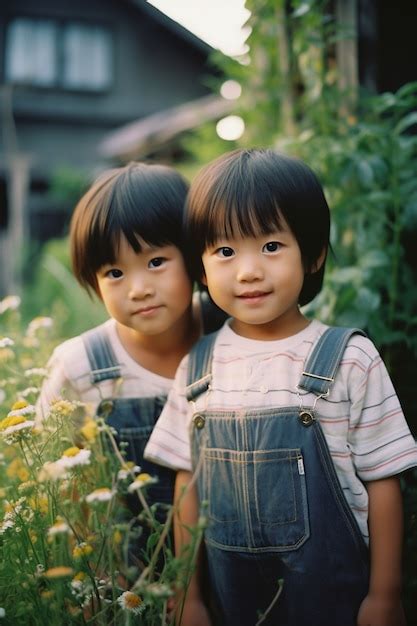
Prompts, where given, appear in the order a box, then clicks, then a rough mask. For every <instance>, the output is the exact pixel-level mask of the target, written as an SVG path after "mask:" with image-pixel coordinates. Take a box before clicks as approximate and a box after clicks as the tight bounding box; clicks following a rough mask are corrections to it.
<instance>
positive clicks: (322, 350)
mask: <svg viewBox="0 0 417 626" xmlns="http://www.w3.org/2000/svg"><path fill="white" fill-rule="evenodd" d="M330 330H331V331H332V332H330V334H329V335H328V336H327V339H326V338H325V339H324V340H323V341H322V342H321V343H320V345H317V346H316V349H315V350H314V351H313V354H312V355H311V357H310V359H309V361H308V363H307V365H306V367H305V370H306V373H303V379H302V381H300V386H301V384H302V385H303V387H304V388H306V387H309V386H310V387H311V386H313V388H314V387H317V386H319V387H320V389H319V390H318V391H317V393H319V394H326V393H327V391H328V388H329V386H330V384H331V381H332V378H333V377H334V375H335V373H336V371H337V367H338V364H339V361H340V358H341V356H342V354H343V350H344V347H345V345H346V342H347V340H348V338H349V336H350V335H351V334H352V332H354V331H349V333H348V332H345V331H346V329H342V330H341V329H330ZM332 333H333V336H332ZM342 334H343V339H342V340H341V335H342ZM213 342H214V338H213V337H211V338H209V339H206V338H205V340H204V341H203V342H202V343H201V344H198V346H197V348H196V349H195V350H194V351H193V353H192V357H191V364H190V376H189V382H190V387H189V388H188V390H189V393H188V398H189V399H190V400H192V399H195V397H196V396H197V395H199V393H201V392H202V391H204V388H207V385H208V384H209V381H210V363H211V351H212V347H213ZM326 363H327V367H326ZM311 364H312V367H310V366H311ZM323 379H328V381H327V383H326V382H325V381H324V383H323ZM323 384H324V387H323ZM326 384H327V387H326ZM197 417H198V419H195V422H194V423H195V427H194V428H193V430H192V433H193V437H192V452H193V463H194V466H195V467H197V468H198V478H197V486H198V494H199V500H200V503H204V502H207V503H208V504H207V509H208V510H207V514H208V518H209V524H208V528H207V529H206V532H205V545H206V551H207V562H208V577H209V584H210V587H211V592H212V600H213V611H214V615H215V617H214V622H215V624H216V626H235V625H239V626H255V625H256V623H257V621H258V619H259V617H260V616H261V615H262V614H264V613H265V612H266V611H267V610H268V607H270V605H271V603H272V607H271V608H270V610H269V612H268V613H267V616H266V618H265V620H264V621H262V624H265V625H268V626H272V625H274V626H278V625H279V626H307V625H308V626H354V625H355V624H356V616H357V612H358V609H359V606H360V603H361V601H362V599H363V598H364V597H365V595H366V593H367V589H368V578H369V563H368V549H367V546H366V544H365V542H364V540H363V538H362V535H361V533H360V530H359V527H358V524H357V522H356V519H355V517H354V516H353V513H352V511H351V509H350V507H349V505H348V503H347V502H346V499H345V496H344V494H343V490H342V488H341V486H340V483H339V480H338V477H337V475H336V471H335V469H334V466H333V463H332V460H331V457H330V453H329V450H328V446H327V443H326V440H325V437H324V435H323V432H322V429H321V426H320V423H319V421H318V420H317V419H315V415H314V411H313V410H312V409H311V408H309V407H306V408H304V409H300V407H281V408H279V409H267V410H248V411H247V412H244V413H242V412H241V411H239V412H238V413H234V412H233V411H229V412H224V411H215V412H212V411H206V412H204V413H201V414H199V415H198V416H197ZM281 579H282V580H283V589H282V592H281V594H280V596H279V598H278V600H277V601H276V602H275V603H273V600H274V597H275V596H276V594H277V591H278V581H279V580H281Z"/></svg>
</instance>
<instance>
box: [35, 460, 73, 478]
mask: <svg viewBox="0 0 417 626" xmlns="http://www.w3.org/2000/svg"><path fill="white" fill-rule="evenodd" d="M66 477H67V472H66V469H65V467H64V466H63V465H58V463H57V462H52V461H47V462H46V463H44V464H43V466H42V467H41V470H40V472H39V475H38V480H39V481H40V482H45V481H48V480H60V479H63V478H66Z"/></svg>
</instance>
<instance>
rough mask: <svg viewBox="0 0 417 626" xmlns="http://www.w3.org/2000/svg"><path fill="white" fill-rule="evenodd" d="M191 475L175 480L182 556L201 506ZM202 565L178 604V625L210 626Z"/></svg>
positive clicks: (176, 529)
mask: <svg viewBox="0 0 417 626" xmlns="http://www.w3.org/2000/svg"><path fill="white" fill-rule="evenodd" d="M191 479H192V474H191V472H186V471H183V470H182V471H179V472H178V473H177V478H176V481H175V498H174V502H175V505H176V506H178V509H177V513H176V515H175V518H174V540H175V553H176V555H177V556H180V554H181V552H182V551H183V549H184V548H185V547H186V546H187V545H188V544H189V543H190V541H191V534H190V532H189V531H188V528H193V527H195V526H196V525H197V522H198V515H199V507H198V499H197V490H196V488H195V485H194V484H190V482H191ZM199 576H200V571H199V562H198V561H197V566H196V569H195V571H194V572H193V574H192V576H191V579H190V583H189V585H188V588H187V589H186V591H185V596H182V597H181V598H179V601H178V605H177V618H178V626H211V621H210V618H209V615H208V612H207V609H206V607H205V605H204V602H203V600H202V597H201V592H200V584H199Z"/></svg>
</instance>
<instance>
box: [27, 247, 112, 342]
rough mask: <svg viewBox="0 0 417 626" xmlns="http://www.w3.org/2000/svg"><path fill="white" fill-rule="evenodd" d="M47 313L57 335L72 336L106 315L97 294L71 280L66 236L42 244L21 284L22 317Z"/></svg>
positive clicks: (103, 318)
mask: <svg viewBox="0 0 417 626" xmlns="http://www.w3.org/2000/svg"><path fill="white" fill-rule="evenodd" d="M34 312H36V314H37V315H50V316H52V317H53V318H54V320H55V321H56V325H57V331H56V332H57V334H58V335H59V336H60V337H65V338H68V337H73V336H75V335H78V334H80V333H81V332H83V331H85V330H87V329H88V328H92V327H93V326H96V325H97V324H99V323H101V322H102V321H104V320H105V319H107V314H106V311H105V309H104V307H103V305H102V304H101V302H100V301H99V300H98V298H94V299H93V298H90V297H89V296H88V294H87V293H86V292H85V291H84V290H83V289H82V288H81V287H80V285H79V284H78V283H77V281H76V280H75V278H74V276H73V274H72V272H71V266H70V259H69V245H68V240H67V239H54V240H51V241H49V242H48V243H47V244H46V245H45V246H44V247H43V248H42V252H41V254H40V257H39V259H38V260H37V263H36V269H35V270H34V272H33V278H32V280H31V282H30V284H28V285H27V286H26V287H25V297H24V300H23V303H22V315H23V319H24V320H29V319H30V318H31V317H33V314H34Z"/></svg>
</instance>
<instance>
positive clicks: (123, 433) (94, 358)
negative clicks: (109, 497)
mask: <svg viewBox="0 0 417 626" xmlns="http://www.w3.org/2000/svg"><path fill="white" fill-rule="evenodd" d="M199 302H200V310H201V318H202V327H203V330H204V332H213V331H214V330H217V329H218V328H220V326H222V324H223V323H224V321H225V319H226V314H225V313H224V312H223V311H221V310H220V309H219V308H218V307H217V306H216V305H215V304H214V303H213V301H212V300H211V299H210V298H209V296H208V294H207V293H206V292H201V293H200V294H199ZM82 338H83V342H84V346H85V349H86V352H87V356H88V360H89V363H90V367H91V372H90V380H91V384H92V385H97V386H98V385H99V384H100V382H102V381H104V380H111V379H118V378H120V377H121V366H120V364H119V363H118V362H117V359H116V356H115V354H114V352H113V349H112V346H111V343H110V341H109V339H108V337H107V335H106V333H105V332H104V331H103V330H102V329H101V328H100V327H98V328H93V329H91V330H88V331H86V332H85V333H83V335H82ZM166 399H167V397H166V396H165V395H160V396H149V397H143V398H118V397H114V398H104V399H103V400H102V401H101V402H100V404H99V406H98V407H97V411H96V414H97V416H100V417H103V418H104V419H105V421H106V423H107V424H108V425H109V426H112V427H113V428H114V429H115V430H116V431H117V437H116V439H117V441H118V443H119V444H120V442H125V444H127V447H126V457H125V458H126V460H127V461H134V463H135V464H136V465H138V466H140V467H141V471H142V472H146V473H148V474H150V475H151V476H153V477H156V478H157V479H158V482H157V483H155V484H153V485H150V486H149V487H147V489H146V502H147V503H148V505H149V506H151V505H152V504H155V503H158V504H159V505H162V506H158V507H157V509H156V513H155V516H156V519H157V520H158V521H159V522H164V521H165V519H166V515H167V510H168V506H170V505H171V504H172V501H173V498H174V484H175V475H176V473H175V472H174V471H173V470H171V469H168V468H166V467H162V466H161V465H156V464H155V463H152V462H151V461H148V460H146V459H144V458H143V452H144V450H145V446H146V444H147V442H148V439H149V437H150V435H151V432H152V430H153V428H154V426H155V423H156V421H157V419H158V417H159V416H160V414H161V412H162V409H163V407H164V404H165V402H166ZM127 504H128V507H129V510H130V511H131V512H132V515H134V516H136V515H138V513H139V512H140V510H141V509H140V505H139V500H138V498H137V496H136V494H133V495H127ZM147 535H148V533H147V532H144V535H143V537H142V540H141V541H139V543H138V544H137V546H136V553H137V551H138V550H139V551H140V550H141V549H142V548H144V547H145V544H146V538H147Z"/></svg>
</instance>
